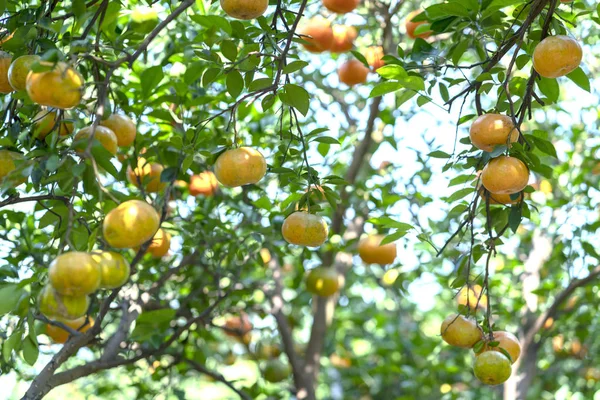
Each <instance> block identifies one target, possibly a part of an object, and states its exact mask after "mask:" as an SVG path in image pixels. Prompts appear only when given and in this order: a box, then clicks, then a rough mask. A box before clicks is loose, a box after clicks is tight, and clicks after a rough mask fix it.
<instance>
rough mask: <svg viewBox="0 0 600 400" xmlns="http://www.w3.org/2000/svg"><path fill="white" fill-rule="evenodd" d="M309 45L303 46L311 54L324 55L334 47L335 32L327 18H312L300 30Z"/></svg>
mask: <svg viewBox="0 0 600 400" xmlns="http://www.w3.org/2000/svg"><path fill="white" fill-rule="evenodd" d="M298 33H299V34H301V35H303V36H302V39H303V40H304V41H306V42H308V43H307V44H302V45H303V46H304V48H305V49H306V50H308V51H310V52H311V53H322V52H324V51H326V50H329V49H330V48H331V46H332V45H333V30H332V29H331V25H330V23H329V21H327V20H326V19H325V18H311V19H309V20H308V21H307V22H306V23H305V24H304V25H302V26H301V27H300V29H298Z"/></svg>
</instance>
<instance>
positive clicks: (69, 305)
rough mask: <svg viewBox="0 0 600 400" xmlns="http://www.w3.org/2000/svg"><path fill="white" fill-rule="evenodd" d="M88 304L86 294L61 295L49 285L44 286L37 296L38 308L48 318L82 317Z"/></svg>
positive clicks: (88, 299) (88, 300)
mask: <svg viewBox="0 0 600 400" xmlns="http://www.w3.org/2000/svg"><path fill="white" fill-rule="evenodd" d="M89 306H90V298H89V297H88V296H61V295H60V294H58V293H57V292H56V290H54V288H53V287H52V286H50V285H47V286H45V287H44V288H43V289H42V291H41V292H40V294H39V296H38V308H39V310H40V312H41V313H42V314H44V315H45V316H46V317H48V318H55V317H58V318H64V319H76V318H79V317H83V316H84V315H85V313H86V312H87V310H88V308H89Z"/></svg>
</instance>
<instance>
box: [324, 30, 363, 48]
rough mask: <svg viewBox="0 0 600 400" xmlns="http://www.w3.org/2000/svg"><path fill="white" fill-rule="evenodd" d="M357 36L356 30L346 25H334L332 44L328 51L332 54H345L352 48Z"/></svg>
mask: <svg viewBox="0 0 600 400" xmlns="http://www.w3.org/2000/svg"><path fill="white" fill-rule="evenodd" d="M357 36H358V32H357V31H356V28H354V27H353V26H348V25H335V26H334V27H333V43H332V44H331V47H330V49H329V51H331V52H332V53H345V52H348V51H350V50H351V49H352V47H354V39H356V37H357Z"/></svg>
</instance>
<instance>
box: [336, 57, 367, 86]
mask: <svg viewBox="0 0 600 400" xmlns="http://www.w3.org/2000/svg"><path fill="white" fill-rule="evenodd" d="M368 74H369V68H367V67H365V66H364V65H363V63H361V62H360V61H358V60H354V59H352V60H348V61H346V62H345V63H343V64H342V65H340V67H339V68H338V77H339V79H340V82H342V83H345V84H346V85H348V86H354V85H357V84H359V83H365V82H366V81H367V75H368Z"/></svg>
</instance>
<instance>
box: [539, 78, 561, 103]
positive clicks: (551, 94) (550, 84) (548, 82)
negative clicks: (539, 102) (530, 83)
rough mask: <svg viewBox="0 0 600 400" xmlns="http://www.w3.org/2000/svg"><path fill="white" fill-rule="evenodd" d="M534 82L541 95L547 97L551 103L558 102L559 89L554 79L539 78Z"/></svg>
mask: <svg viewBox="0 0 600 400" xmlns="http://www.w3.org/2000/svg"><path fill="white" fill-rule="evenodd" d="M536 82H537V85H538V87H539V88H540V90H541V91H542V93H543V94H544V95H545V96H546V97H548V99H549V100H550V101H551V102H553V103H556V102H557V101H558V97H559V96H560V87H559V86H558V82H557V81H556V79H548V78H541V79H540V80H538V81H536Z"/></svg>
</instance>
